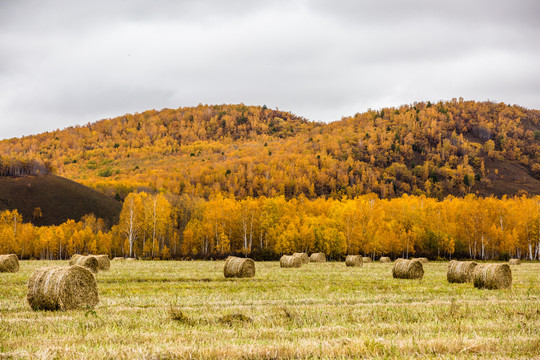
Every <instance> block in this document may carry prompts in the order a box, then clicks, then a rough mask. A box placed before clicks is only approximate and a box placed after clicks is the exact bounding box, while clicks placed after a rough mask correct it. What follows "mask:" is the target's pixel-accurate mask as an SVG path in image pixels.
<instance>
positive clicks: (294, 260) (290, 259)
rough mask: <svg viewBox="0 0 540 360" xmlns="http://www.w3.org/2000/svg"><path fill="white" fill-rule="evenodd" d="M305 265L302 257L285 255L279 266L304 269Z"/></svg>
mask: <svg viewBox="0 0 540 360" xmlns="http://www.w3.org/2000/svg"><path fill="white" fill-rule="evenodd" d="M303 264H304V263H303V262H302V258H301V257H300V256H294V255H283V256H282V257H281V259H279V266H281V267H282V268H299V267H302V265H303Z"/></svg>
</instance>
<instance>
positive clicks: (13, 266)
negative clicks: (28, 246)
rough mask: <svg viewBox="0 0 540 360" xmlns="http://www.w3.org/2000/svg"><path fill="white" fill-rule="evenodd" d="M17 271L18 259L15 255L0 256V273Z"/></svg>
mask: <svg viewBox="0 0 540 360" xmlns="http://www.w3.org/2000/svg"><path fill="white" fill-rule="evenodd" d="M18 271H19V257H18V256H17V255H15V254H9V255H0V273H2V272H10V273H16V272H18Z"/></svg>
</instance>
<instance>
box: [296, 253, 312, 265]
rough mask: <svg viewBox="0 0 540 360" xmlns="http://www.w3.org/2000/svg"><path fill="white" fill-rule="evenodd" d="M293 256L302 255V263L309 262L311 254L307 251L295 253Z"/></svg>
mask: <svg viewBox="0 0 540 360" xmlns="http://www.w3.org/2000/svg"><path fill="white" fill-rule="evenodd" d="M293 256H300V258H301V259H302V264H307V263H309V256H308V254H306V253H294V254H293Z"/></svg>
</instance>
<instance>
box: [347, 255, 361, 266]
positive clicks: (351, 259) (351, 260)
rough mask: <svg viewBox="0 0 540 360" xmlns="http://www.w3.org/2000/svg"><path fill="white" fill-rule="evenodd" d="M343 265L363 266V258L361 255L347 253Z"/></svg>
mask: <svg viewBox="0 0 540 360" xmlns="http://www.w3.org/2000/svg"><path fill="white" fill-rule="evenodd" d="M345 266H358V267H362V266H364V258H363V257H362V255H347V257H346V258H345Z"/></svg>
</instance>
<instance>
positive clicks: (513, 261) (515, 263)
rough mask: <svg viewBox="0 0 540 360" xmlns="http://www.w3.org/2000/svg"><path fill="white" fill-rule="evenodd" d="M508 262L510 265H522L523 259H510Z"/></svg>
mask: <svg viewBox="0 0 540 360" xmlns="http://www.w3.org/2000/svg"><path fill="white" fill-rule="evenodd" d="M508 264H509V265H521V260H519V259H510V261H508Z"/></svg>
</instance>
